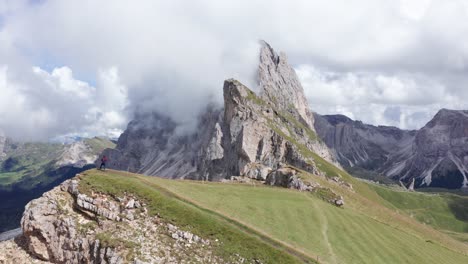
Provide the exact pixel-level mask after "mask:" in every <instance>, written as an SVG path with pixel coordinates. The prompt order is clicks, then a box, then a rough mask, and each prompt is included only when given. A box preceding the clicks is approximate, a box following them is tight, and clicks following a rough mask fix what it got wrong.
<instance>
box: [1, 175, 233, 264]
mask: <svg viewBox="0 0 468 264" xmlns="http://www.w3.org/2000/svg"><path fill="white" fill-rule="evenodd" d="M79 180H80V178H79V177H77V178H75V179H72V180H67V181H65V182H64V183H62V184H61V185H60V186H58V187H56V188H54V189H53V190H52V191H49V192H47V193H45V194H44V195H43V196H42V197H41V198H39V199H36V200H34V201H32V202H30V203H29V204H28V205H27V206H26V211H25V213H24V215H23V219H22V222H21V226H22V229H23V237H22V239H24V242H23V244H24V247H26V251H27V252H28V253H29V254H30V255H31V256H28V255H27V254H25V251H24V250H23V249H21V248H18V247H16V248H15V247H14V245H13V244H11V243H10V244H5V243H2V244H0V248H1V247H7V248H8V249H9V250H10V251H11V253H12V254H8V252H7V254H6V255H5V253H4V252H2V253H1V254H0V260H1V259H2V257H3V258H5V259H6V260H9V261H11V260H12V259H14V258H15V256H23V255H24V257H25V259H26V258H27V259H29V260H34V262H36V259H37V263H39V262H40V263H42V262H41V261H45V262H44V263H49V262H51V263H77V264H78V263H104V264H106V263H107V264H111V263H112V264H118V263H135V264H144V263H192V262H195V263H226V262H227V261H224V260H223V259H222V258H221V257H219V256H216V255H215V254H214V251H213V250H212V247H213V245H214V244H215V243H216V241H210V240H209V239H204V238H202V237H199V236H197V235H194V234H192V233H190V232H189V231H187V230H182V229H180V228H178V227H177V226H174V225H172V224H170V223H167V222H165V221H164V220H163V219H161V218H160V217H158V216H157V215H156V216H150V215H149V214H148V209H147V205H146V204H145V203H144V202H143V201H139V200H138V199H137V198H136V197H133V196H132V195H131V194H130V193H128V194H126V195H124V196H122V197H111V196H110V195H105V194H100V193H92V194H86V193H81V192H80V189H79ZM111 237H112V238H111ZM194 252H196V253H194ZM31 262H33V261H31ZM234 263H237V262H235V261H234Z"/></svg>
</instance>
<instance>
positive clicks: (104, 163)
mask: <svg viewBox="0 0 468 264" xmlns="http://www.w3.org/2000/svg"><path fill="white" fill-rule="evenodd" d="M106 162H107V157H106V155H104V156H103V157H102V159H101V166H100V167H99V169H100V170H102V168H104V170H106Z"/></svg>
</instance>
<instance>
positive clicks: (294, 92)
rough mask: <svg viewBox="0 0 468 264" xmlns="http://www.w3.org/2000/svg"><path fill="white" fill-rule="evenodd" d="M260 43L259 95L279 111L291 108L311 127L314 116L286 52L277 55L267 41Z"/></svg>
mask: <svg viewBox="0 0 468 264" xmlns="http://www.w3.org/2000/svg"><path fill="white" fill-rule="evenodd" d="M262 44H263V46H262V48H261V50H260V66H259V67H258V79H259V84H260V87H261V91H260V96H261V97H262V99H264V100H265V101H267V102H271V103H272V104H273V105H274V106H275V108H276V109H279V110H281V111H289V110H292V109H293V110H294V111H295V112H297V114H298V117H299V118H300V119H302V121H304V122H305V123H306V124H307V125H308V126H309V127H310V128H311V129H313V127H314V117H313V114H312V112H311V111H310V106H309V103H308V102H307V99H306V97H305V94H304V88H302V85H301V82H300V81H299V78H298V77H297V75H296V71H294V69H293V67H291V65H289V64H288V60H287V57H286V54H285V53H283V52H281V53H280V54H279V55H278V54H277V53H276V52H275V51H274V50H273V48H271V46H270V45H269V44H268V43H266V42H264V41H263V42H262Z"/></svg>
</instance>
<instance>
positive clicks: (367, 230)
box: [84, 171, 468, 263]
mask: <svg viewBox="0 0 468 264" xmlns="http://www.w3.org/2000/svg"><path fill="white" fill-rule="evenodd" d="M88 175H91V177H89V176H87V177H84V179H93V182H90V184H91V185H90V186H93V188H95V186H96V184H97V183H98V182H99V181H101V183H99V184H100V185H98V186H99V187H98V188H99V189H102V190H105V191H108V192H111V193H114V192H116V190H108V189H109V188H116V187H115V186H121V187H118V188H119V189H120V188H121V189H120V191H124V190H127V191H132V192H139V193H140V194H143V195H149V196H151V195H152V193H153V192H155V190H159V192H160V194H159V195H162V194H163V193H165V192H168V193H169V194H171V193H172V194H173V195H174V197H182V198H183V201H192V202H193V204H196V206H195V207H192V206H193V205H190V203H189V204H188V205H187V204H186V203H185V202H183V201H180V200H179V199H178V198H177V199H175V200H176V201H177V202H175V201H171V200H173V199H174V198H172V199H169V198H167V197H166V198H161V197H160V196H158V198H157V199H158V200H160V201H161V204H159V205H158V206H155V207H154V212H156V211H158V212H159V213H160V212H161V211H160V210H161V208H164V210H165V213H164V215H167V217H168V218H167V219H168V220H169V221H175V222H174V223H175V224H177V225H181V226H184V227H186V228H191V229H192V230H194V231H195V233H197V232H205V231H203V230H204V229H205V227H206V225H210V226H211V220H209V221H202V222H198V221H194V219H195V218H194V217H199V216H200V215H203V214H208V215H212V214H211V213H210V212H213V213H214V216H213V217H214V218H210V219H216V215H222V216H225V217H226V218H227V219H231V220H232V221H235V222H237V223H240V224H241V225H242V226H246V227H247V228H251V229H252V230H255V231H256V232H259V233H262V234H265V235H268V236H270V237H271V238H272V239H273V240H274V241H282V242H283V243H284V244H285V245H286V246H287V247H290V248H295V249H297V251H298V252H304V254H305V255H308V256H312V257H313V258H314V259H316V258H317V257H318V258H319V260H320V261H319V262H320V263H467V261H468V257H467V256H466V254H467V253H468V250H467V247H466V245H465V246H464V245H463V243H461V242H457V241H455V240H453V239H452V240H451V238H450V237H448V236H446V235H444V234H441V233H440V232H437V231H436V230H434V229H432V228H429V227H427V226H423V225H421V224H419V223H417V222H416V221H414V220H412V219H411V218H409V217H406V216H405V215H401V214H398V213H397V212H395V211H394V210H390V209H388V208H387V207H386V206H388V205H389V204H390V203H389V204H387V205H386V206H383V205H381V204H380V203H377V202H375V201H369V200H368V199H367V198H365V197H364V196H362V195H361V194H359V193H357V192H356V193H352V192H350V193H344V191H343V194H344V195H345V196H346V197H348V199H347V204H346V207H345V209H342V208H337V207H334V206H332V205H330V204H328V203H326V202H323V201H322V200H321V199H319V198H316V197H315V196H313V195H310V194H308V193H303V192H298V191H292V190H287V189H281V188H272V187H266V186H263V185H257V186H252V185H241V184H225V183H224V184H222V183H202V182H192V181H175V180H165V179H161V178H156V177H145V176H138V175H134V174H127V173H119V172H111V173H109V172H107V173H106V174H105V175H100V174H97V173H96V172H95V171H91V172H90V173H88ZM118 175H122V176H118ZM99 179H101V180H99ZM326 184H327V183H326V181H325V182H324V183H323V185H326ZM132 186H133V187H132ZM358 188H362V189H364V188H366V184H363V186H361V187H359V186H358ZM366 190H367V192H368V193H366V194H367V195H370V194H371V193H373V195H374V196H372V197H380V196H379V195H378V194H377V193H376V192H373V191H372V189H371V188H369V187H367V189H366ZM146 192H149V193H146ZM170 196H171V195H169V197H170ZM167 199H169V200H167ZM378 199H380V200H378ZM376 200H377V201H385V200H384V199H382V198H381V197H380V198H376ZM363 201H367V203H368V204H367V203H366V202H363ZM173 203H175V205H174V204H173ZM173 206H175V207H173ZM179 206H184V207H185V206H188V207H187V208H190V211H191V210H192V209H193V210H195V209H196V210H195V211H197V210H200V208H202V209H203V210H200V211H197V216H195V215H183V214H182V215H181V214H179V213H176V215H174V214H173V213H171V212H172V211H173V210H177V208H179ZM197 208H198V209H197ZM377 212H378V213H377ZM187 219H189V220H187ZM227 223H229V221H228V222H227ZM225 224H226V222H225ZM225 224H222V225H225ZM194 225H195V226H196V227H195V226H194ZM218 228H221V227H216V228H215V229H214V230H213V229H212V228H211V227H210V228H208V229H207V230H209V231H207V233H203V234H202V233H199V234H200V235H207V234H208V235H209V234H212V235H213V236H217V237H218V238H219V239H223V241H230V242H232V244H231V246H227V247H226V248H225V249H223V250H227V252H231V253H232V252H235V251H237V250H245V248H247V246H246V244H245V243H244V242H243V241H242V242H240V239H239V238H236V237H237V235H235V236H234V238H233V237H231V233H230V232H227V233H226V234H228V235H227V237H225V236H224V233H225V232H226V231H224V230H222V229H218ZM215 234H216V235H215ZM228 243H229V242H228ZM236 243H241V245H243V246H241V247H238V246H235V244H236ZM252 243H254V242H252ZM255 243H260V242H258V241H257V242H255ZM225 245H226V244H225ZM250 247H251V246H249V248H250ZM272 248H273V249H274V247H270V248H268V249H265V251H264V253H263V254H266V255H270V250H271V249H272ZM276 250H277V249H276ZM457 251H458V252H457ZM286 252H287V251H286ZM461 252H464V253H465V254H463V253H461ZM224 254H226V252H225V253H224ZM247 254H253V253H247ZM255 254H258V253H255ZM280 255H281V254H280ZM275 258H276V257H275ZM270 260H271V261H273V262H272V263H282V262H277V261H275V259H270Z"/></svg>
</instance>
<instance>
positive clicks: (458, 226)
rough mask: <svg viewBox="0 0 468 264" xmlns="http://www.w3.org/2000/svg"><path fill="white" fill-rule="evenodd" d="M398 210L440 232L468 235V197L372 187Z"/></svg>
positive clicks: (372, 185)
mask: <svg viewBox="0 0 468 264" xmlns="http://www.w3.org/2000/svg"><path fill="white" fill-rule="evenodd" d="M370 186H371V187H372V188H373V189H374V190H375V191H376V192H377V193H378V194H379V195H380V196H381V197H382V198H384V199H385V200H387V201H388V202H390V203H391V204H392V206H393V207H394V208H396V209H398V210H402V211H404V212H405V213H407V214H408V215H411V216H412V217H414V218H416V219H417V220H419V221H420V222H422V223H425V224H428V225H431V226H434V227H436V228H437V229H440V230H447V231H453V232H458V233H468V197H462V196H458V195H454V194H448V193H441V194H425V193H417V192H415V193H411V192H405V191H395V190H391V189H389V188H385V187H382V186H379V185H374V184H371V185H370Z"/></svg>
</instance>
